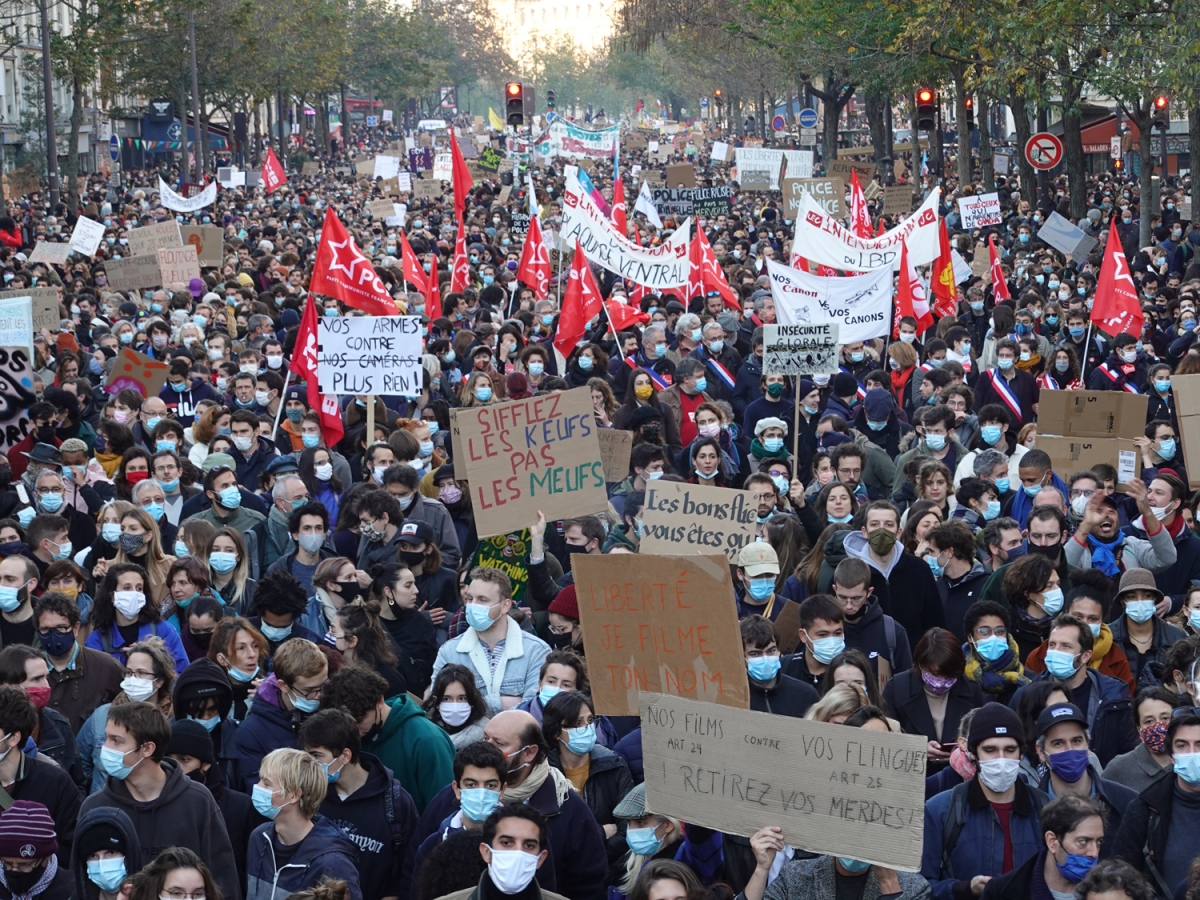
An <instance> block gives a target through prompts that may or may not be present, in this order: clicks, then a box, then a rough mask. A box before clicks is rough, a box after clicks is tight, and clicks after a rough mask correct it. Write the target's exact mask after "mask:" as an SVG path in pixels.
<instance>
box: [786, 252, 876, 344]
mask: <svg viewBox="0 0 1200 900" xmlns="http://www.w3.org/2000/svg"><path fill="white" fill-rule="evenodd" d="M767 272H768V273H769V274H770V276H771V296H772V297H774V298H775V314H776V316H777V317H778V319H779V324H781V325H813V324H820V323H823V322H835V323H837V324H838V325H840V326H841V327H840V328H839V329H838V340H839V341H841V342H842V343H843V344H853V343H854V342H855V341H865V340H869V339H870V338H875V337H883V336H884V335H886V334H887V332H888V329H889V328H891V325H892V271H891V269H889V268H887V267H884V268H880V269H876V270H874V271H871V272H867V273H866V274H864V275H849V276H845V277H837V276H834V277H832V278H823V277H821V276H820V275H810V274H808V273H807V272H802V271H800V270H799V269H793V268H791V267H789V266H785V265H782V264H780V263H777V262H775V261H774V260H767Z"/></svg>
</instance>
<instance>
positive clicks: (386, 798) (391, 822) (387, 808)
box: [383, 776, 411, 859]
mask: <svg viewBox="0 0 1200 900" xmlns="http://www.w3.org/2000/svg"><path fill="white" fill-rule="evenodd" d="M404 794H405V790H404V788H403V786H401V784H400V782H399V781H397V780H396V779H395V777H394V776H393V778H392V783H391V786H390V788H389V789H388V791H387V793H385V794H384V795H383V815H384V818H385V819H387V823H388V829H389V830H390V831H391V832H392V854H393V855H394V856H395V857H396V858H397V859H399V857H401V856H403V855H404V854H403V850H404V845H405V844H406V843H408V839H409V837H411V835H410V834H406V833H405V829H404V825H403V823H401V822H399V821H397V819H396V807H397V806H399V805H402V804H403V803H404Z"/></svg>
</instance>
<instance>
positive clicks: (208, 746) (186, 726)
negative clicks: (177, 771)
mask: <svg viewBox="0 0 1200 900" xmlns="http://www.w3.org/2000/svg"><path fill="white" fill-rule="evenodd" d="M172 753H178V754H180V755H182V756H194V757H195V758H196V759H198V760H200V762H202V763H213V762H215V761H216V759H215V757H214V756H213V742H212V736H211V735H210V734H209V733H208V732H207V731H206V730H205V728H204V726H203V725H201V724H200V723H199V722H194V721H192V720H191V719H183V720H182V721H176V722H172V723H171V742H170V743H169V744H167V755H168V756H169V755H171V754H172ZM0 821H2V819H0Z"/></svg>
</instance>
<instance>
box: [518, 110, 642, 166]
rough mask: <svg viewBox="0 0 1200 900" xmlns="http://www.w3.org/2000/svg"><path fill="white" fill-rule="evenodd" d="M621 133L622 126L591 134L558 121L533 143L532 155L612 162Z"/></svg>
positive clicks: (552, 123)
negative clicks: (608, 160) (587, 158)
mask: <svg viewBox="0 0 1200 900" xmlns="http://www.w3.org/2000/svg"><path fill="white" fill-rule="evenodd" d="M620 131H621V129H620V127H619V126H614V127H612V128H604V129H602V130H600V131H588V130H587V129H585V128H580V127H578V126H576V125H572V124H571V123H570V122H566V121H564V120H562V119H555V120H554V121H553V122H551V123H550V127H549V128H547V129H546V130H545V132H543V133H542V136H541V137H539V138H538V139H537V141H535V142H534V145H533V152H534V153H537V154H538V155H539V156H565V157H566V158H567V159H583V158H584V157H589V158H591V159H611V158H612V157H613V154H615V153H616V152H617V142H618V141H619V140H620Z"/></svg>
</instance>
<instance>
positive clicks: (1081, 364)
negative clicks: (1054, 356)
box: [1079, 316, 1092, 390]
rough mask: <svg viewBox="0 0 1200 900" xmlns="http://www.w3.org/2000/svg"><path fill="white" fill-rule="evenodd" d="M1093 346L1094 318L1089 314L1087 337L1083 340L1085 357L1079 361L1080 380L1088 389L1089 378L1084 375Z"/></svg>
mask: <svg viewBox="0 0 1200 900" xmlns="http://www.w3.org/2000/svg"><path fill="white" fill-rule="evenodd" d="M1091 346H1092V318H1091V316H1088V330H1087V337H1086V338H1084V340H1083V359H1081V360H1080V361H1079V381H1080V383H1081V384H1082V385H1083V387H1084V389H1085V390H1086V389H1087V379H1086V378H1084V377H1083V376H1084V375H1086V374H1087V358H1088V350H1089V349H1090V348H1091Z"/></svg>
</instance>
